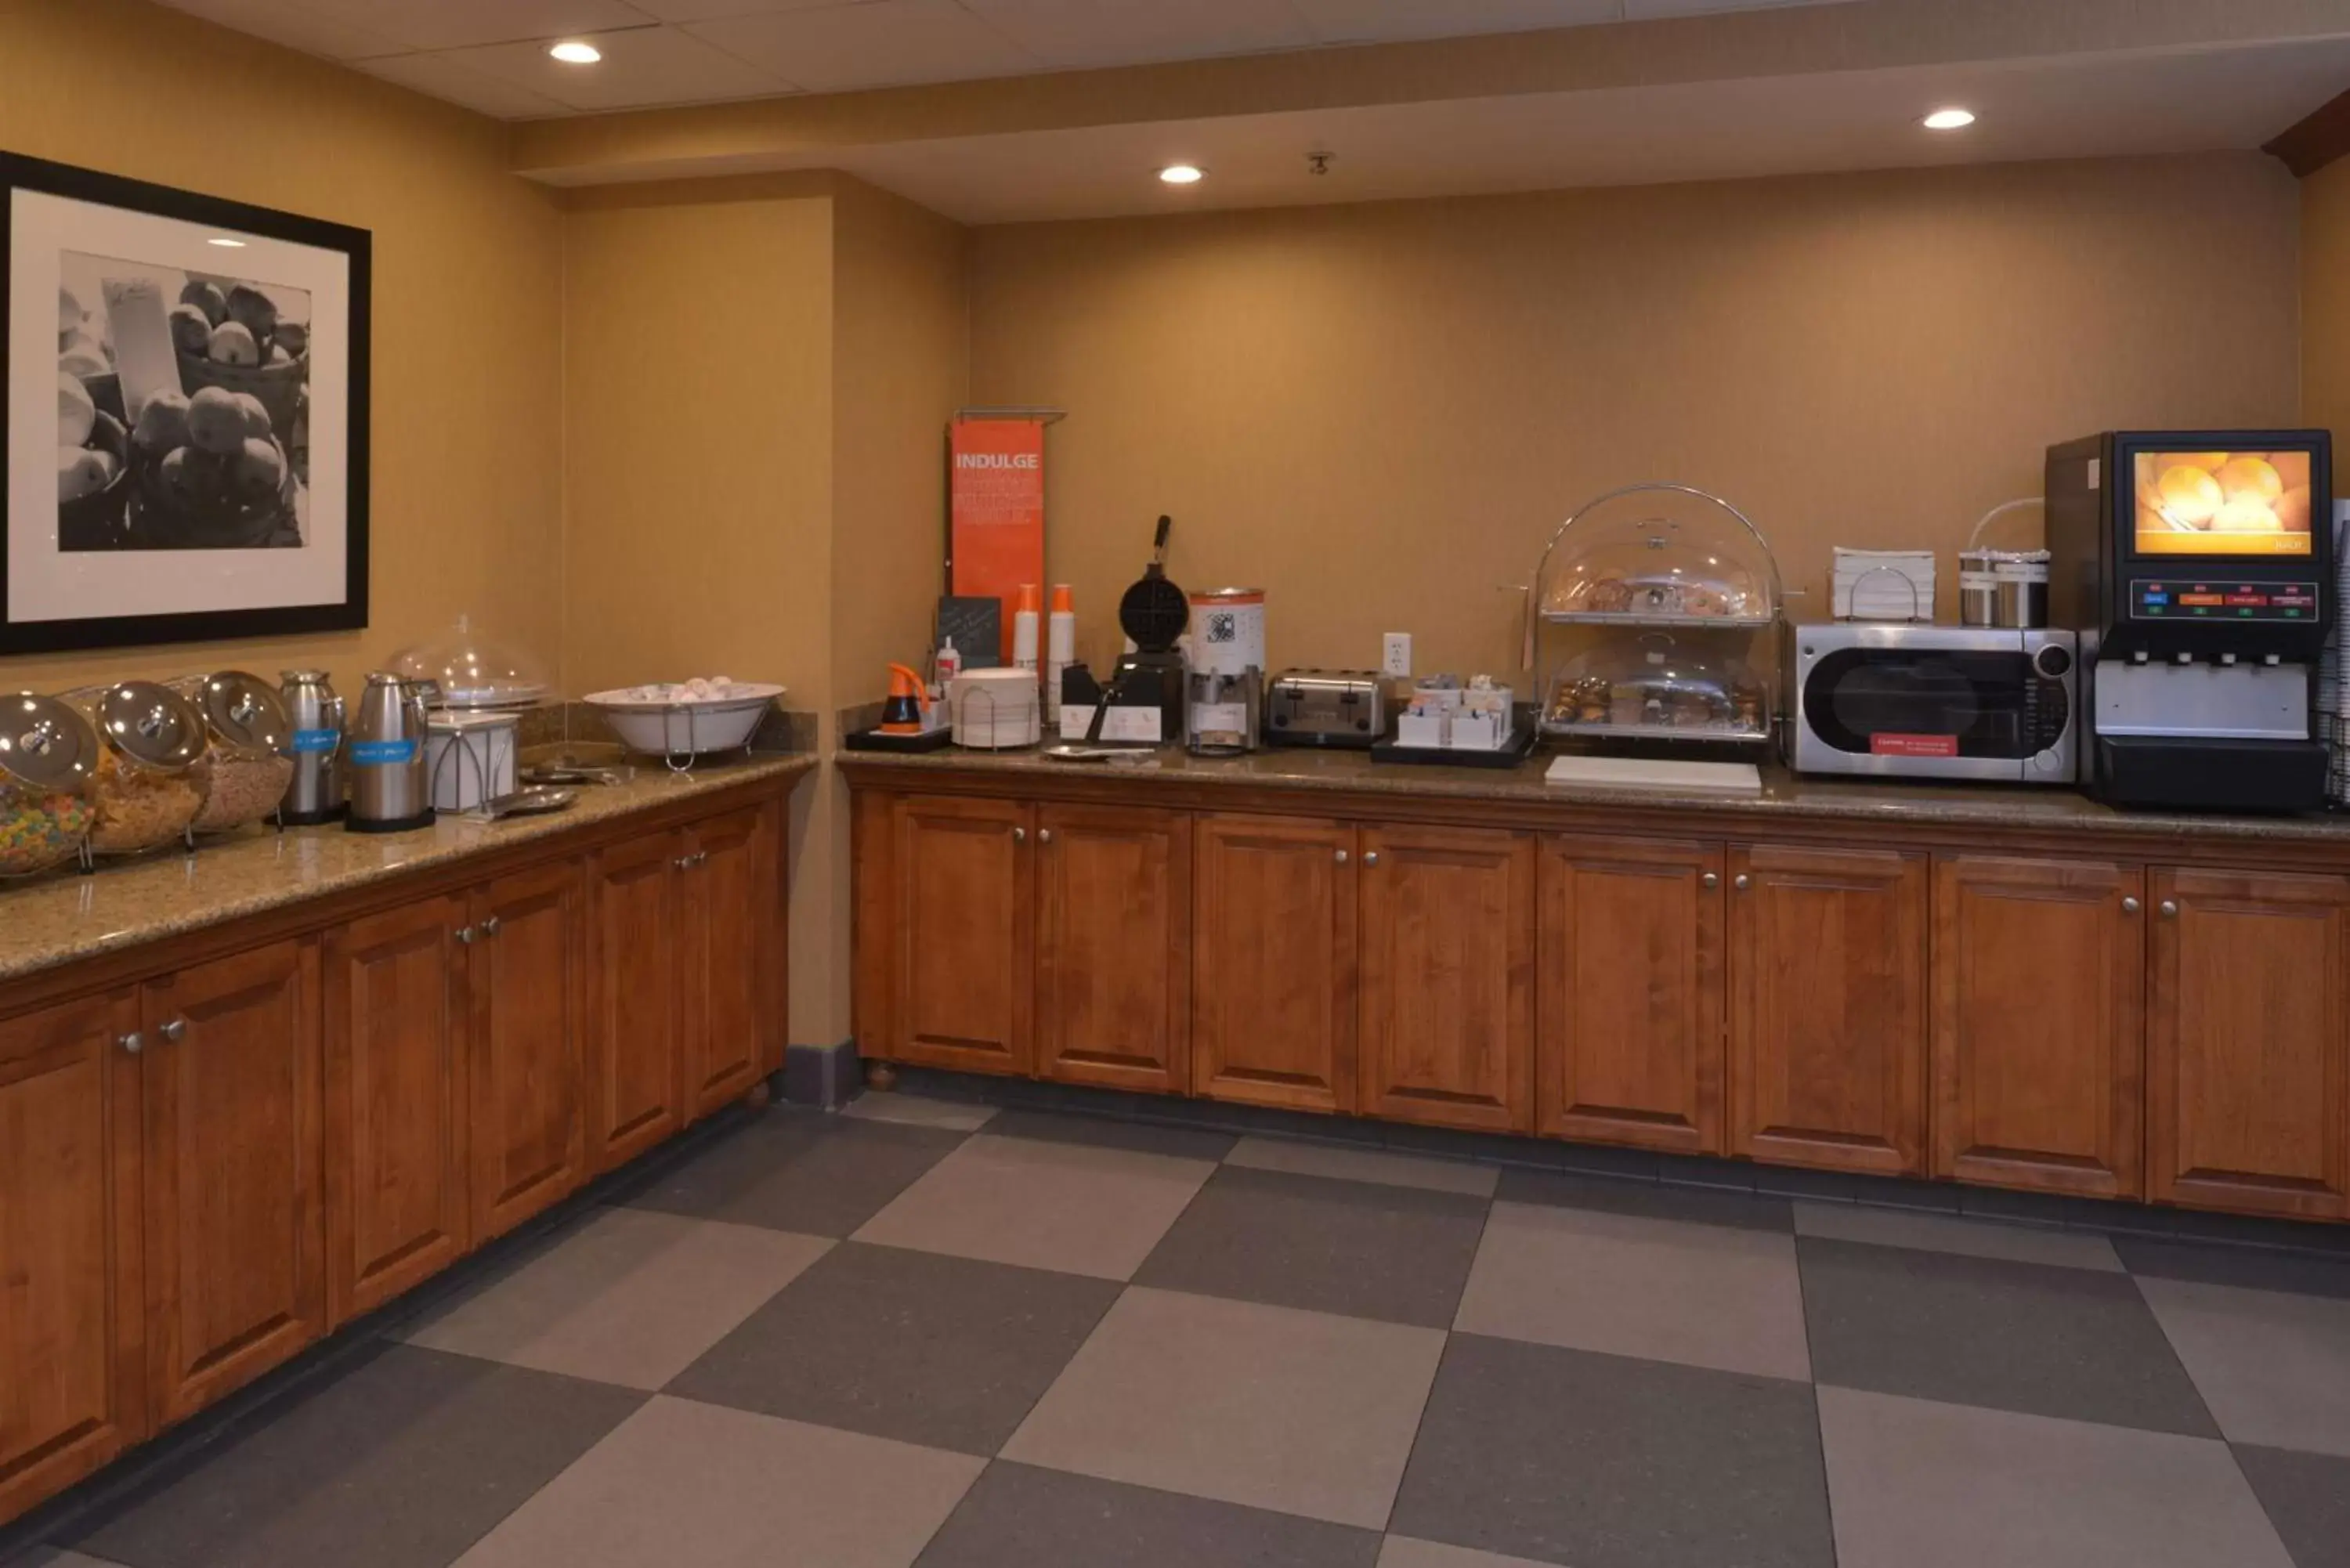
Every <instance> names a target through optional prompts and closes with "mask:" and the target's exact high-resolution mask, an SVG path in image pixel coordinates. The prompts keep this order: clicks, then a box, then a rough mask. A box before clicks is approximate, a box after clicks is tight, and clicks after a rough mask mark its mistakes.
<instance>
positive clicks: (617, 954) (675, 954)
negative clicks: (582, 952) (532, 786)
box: [587, 833, 687, 1170]
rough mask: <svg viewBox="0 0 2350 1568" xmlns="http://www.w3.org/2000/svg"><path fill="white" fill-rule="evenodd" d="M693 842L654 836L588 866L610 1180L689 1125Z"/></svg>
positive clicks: (590, 1042) (593, 1019)
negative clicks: (684, 983) (684, 947)
mask: <svg viewBox="0 0 2350 1568" xmlns="http://www.w3.org/2000/svg"><path fill="white" fill-rule="evenodd" d="M684 853H685V850H684V846H683V837H682V836H681V835H679V834H675V833H653V834H647V835H646V836H643V837H641V838H631V839H627V840H624V841H622V842H621V843H619V844H615V845H612V846H608V847H607V848H605V849H603V850H601V851H599V852H598V854H597V855H596V856H595V857H594V858H593V859H592V860H590V861H589V862H588V915H587V984H588V1001H587V1142H588V1149H587V1155H588V1161H589V1163H590V1165H591V1166H592V1167H593V1168H595V1169H598V1170H610V1169H612V1168H615V1167H617V1166H620V1165H624V1164H626V1163H627V1162H628V1161H629V1160H631V1159H634V1158H636V1157H637V1156H638V1155H639V1154H642V1153H643V1152H644V1151H645V1150H647V1149H649V1148H650V1147H653V1146H654V1145H655V1144H657V1143H660V1141H661V1140H662V1139H664V1138H666V1137H670V1136H671V1134H673V1133H675V1132H676V1131H678V1129H680V1128H681V1127H684V1126H685V1124H686V1120H687V1117H686V1099H685V1057H684V1034H683V1027H684V1021H683V1018H682V1016H681V1014H682V1011H683V1007H684V1002H683V999H682V998H681V995H680V994H679V982H680V981H681V977H682V975H683V973H684V968H685V966H684V964H683V963H682V961H681V956H680V954H681V949H680V944H679V942H678V926H679V915H678V905H679V902H680V898H679V888H678V877H679V871H678V865H677V863H678V861H679V859H680V858H681V857H682V856H683V855H684Z"/></svg>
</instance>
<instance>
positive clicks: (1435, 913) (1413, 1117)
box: [1354, 826, 1534, 1132]
mask: <svg viewBox="0 0 2350 1568" xmlns="http://www.w3.org/2000/svg"><path fill="white" fill-rule="evenodd" d="M1358 848H1359V851H1360V854H1361V857H1362V862H1361V864H1362V869H1361V873H1360V876H1359V877H1357V886H1358V888H1359V889H1360V893H1361V907H1360V911H1359V913H1360V920H1361V945H1360V951H1359V956H1358V963H1359V965H1360V974H1361V985H1360V992H1361V1011H1360V1015H1359V1019H1358V1028H1359V1033H1358V1036H1357V1038H1358V1040H1359V1043H1360V1050H1361V1062H1360V1065H1359V1069H1358V1085H1359V1094H1358V1096H1357V1102H1356V1106H1355V1107H1354V1108H1356V1109H1357V1110H1360V1111H1362V1112H1364V1113H1366V1114H1367V1115H1371V1116H1391V1117H1393V1118H1395V1119H1396V1120H1398V1121H1411V1122H1426V1123H1430V1124H1433V1125H1435V1126H1439V1127H1470V1128H1475V1129H1479V1130H1482V1131H1488V1132H1526V1131H1530V1130H1532V1128H1533V1125H1534V836H1533V835H1531V834H1525V833H1513V832H1511V831H1509V830H1507V829H1503V828H1459V827H1401V826H1366V827H1364V828H1363V829H1362V831H1361V834H1360V836H1359V841H1358Z"/></svg>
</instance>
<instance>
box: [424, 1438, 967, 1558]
mask: <svg viewBox="0 0 2350 1568" xmlns="http://www.w3.org/2000/svg"><path fill="white" fill-rule="evenodd" d="M984 1463H985V1461H984V1460H982V1459H972V1458H971V1457H970V1456H969V1455H966V1454H942V1453H939V1452H937V1451H935V1450H933V1449H921V1448H916V1447H914V1446H913V1445H911V1444H909V1443H892V1442H889V1441H887V1440H885V1439H883V1438H868V1437H866V1436H863V1435H862V1434H859V1433H856V1432H837V1431H833V1430H830V1429H829V1428H823V1427H810V1426H806V1425H804V1424H803V1423H800V1422H797V1421H779V1420H776V1419H775V1418H774V1417H768V1416H760V1415H754V1414H753V1413H751V1412H749V1411H746V1410H725V1409H721V1408H719V1407H716V1406H714V1405H697V1404H694V1403H692V1402H691V1401H688V1400H684V1399H671V1398H665V1397H664V1398H656V1399H654V1400H653V1401H652V1402H651V1403H650V1404H649V1405H647V1406H646V1407H644V1408H643V1409H642V1410H639V1411H638V1412H637V1413H636V1415H634V1416H632V1417H629V1420H628V1421H627V1422H626V1423H625V1424H623V1425H622V1426H621V1427H620V1428H619V1430H618V1431H616V1432H614V1433H613V1434H612V1435H611V1436H610V1437H608V1438H605V1439H604V1441H602V1442H601V1443H598V1445H597V1446H596V1448H595V1449H594V1450H593V1451H591V1452H590V1453H588V1454H587V1456H586V1457H585V1458H583V1459H580V1461H579V1462H578V1463H577V1464H576V1465H573V1466H572V1467H571V1468H570V1469H567V1470H566V1471H565V1472H564V1473H563V1474H562V1475H561V1476H559V1477H557V1478H556V1480H555V1481H554V1483H553V1484H551V1485H550V1486H548V1487H547V1489H546V1490H545V1491H542V1492H540V1493H539V1494H538V1495H537V1496H536V1497H535V1498H533V1499H531V1500H530V1501H529V1502H527V1503H525V1504H524V1505H523V1507H522V1508H521V1509H520V1510H518V1511H516V1512H515V1514H514V1516H513V1517H512V1518H510V1519H508V1520H507V1521H505V1522H504V1524H501V1525H500V1526H498V1528H497V1529H496V1530H494V1531H493V1532H491V1533H490V1535H489V1536H488V1538H487V1539H485V1540H484V1541H483V1542H482V1543H481V1544H480V1545H479V1546H476V1547H475V1548H474V1549H473V1551H471V1552H467V1553H466V1554H465V1555H464V1557H463V1560H462V1563H461V1568H655V1565H660V1568H667V1565H669V1564H677V1565H679V1568H776V1565H778V1564H798V1563H806V1564H808V1565H810V1568H819V1565H820V1568H910V1564H911V1563H913V1561H914V1558H915V1556H916V1555H917V1554H918V1553H920V1551H921V1549H922V1543H923V1542H926V1541H928V1540H929V1539H930V1538H931V1532H934V1531H935V1530H937V1529H938V1527H939V1524H940V1522H941V1521H943V1520H944V1519H945V1518H946V1517H947V1515H948V1514H949V1513H950V1512H951V1511H952V1510H953V1508H954V1506H955V1504H956V1503H957V1502H958V1501H961V1499H962V1495H963V1493H964V1491H965V1490H968V1489H969V1488H970V1486H971V1483H972V1480H975V1479H976V1478H977V1477H978V1475H979V1472H980V1469H981V1467H982V1466H983V1464H984Z"/></svg>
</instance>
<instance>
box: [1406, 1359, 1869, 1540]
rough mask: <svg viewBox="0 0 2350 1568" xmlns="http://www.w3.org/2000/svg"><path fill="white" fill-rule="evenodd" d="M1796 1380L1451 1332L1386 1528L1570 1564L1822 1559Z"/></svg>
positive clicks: (1819, 1500)
mask: <svg viewBox="0 0 2350 1568" xmlns="http://www.w3.org/2000/svg"><path fill="white" fill-rule="evenodd" d="M1818 1434H1819V1428H1818V1423H1817V1420H1816V1418H1815V1417H1814V1410H1813V1405H1812V1391H1811V1389H1810V1388H1808V1387H1806V1386H1804V1385H1803V1384H1800V1383H1789V1382H1783V1381H1780V1380H1777V1379H1773V1378H1768V1377H1752V1376H1741V1375H1737V1374H1732V1373H1722V1372H1710V1371H1704V1370H1700V1369H1699V1368H1697V1367H1691V1366H1669V1365H1666V1364H1664V1363H1662V1362H1654V1361H1638V1360H1633V1359H1630V1358H1628V1357H1624V1356H1615V1355H1591V1354H1588V1353H1586V1352H1583V1351H1575V1350H1560V1349H1555V1348H1553V1347H1551V1346H1547V1345H1520V1344H1513V1343H1511V1342H1509V1341H1505V1340H1497V1339H1484V1338H1481V1337H1478V1336H1476V1335H1473V1334H1455V1335H1454V1336H1453V1338H1452V1343H1451V1345H1450V1346H1449V1347H1448V1348H1447V1349H1446V1351H1445V1353H1444V1366H1443V1368H1442V1370H1441V1371H1440V1372H1439V1373H1438V1374H1437V1378H1436V1386H1435V1388H1434V1389H1433V1390H1432V1391H1431V1392H1430V1396H1429V1400H1428V1412H1427V1415H1426V1416H1425V1417H1424V1418H1423V1419H1422V1421H1421V1424H1420V1431H1419V1441H1418V1442H1417V1443H1416V1444H1414V1445H1413V1448H1412V1454H1411V1467H1410V1469H1409V1470H1408V1471H1406V1472H1405V1475H1404V1481H1403V1488H1402V1490H1401V1492H1400V1493H1399V1495H1398V1497H1397V1499H1396V1508H1395V1515H1394V1518H1393V1519H1392V1521H1390V1522H1389V1525H1388V1528H1389V1529H1390V1530H1392V1531H1393V1532H1396V1533H1397V1534H1399V1535H1409V1536H1413V1537H1417V1538H1419V1539H1421V1540H1427V1541H1439V1542H1448V1543H1450V1544H1452V1545H1458V1546H1466V1547H1471V1548H1474V1549H1476V1550H1478V1551H1481V1552H1501V1553H1504V1554H1507V1555H1509V1556H1515V1557H1530V1558H1534V1559H1536V1560H1538V1561H1541V1562H1544V1563H1572V1564H1574V1568H1722V1565H1724V1564H1731V1563H1736V1564H1739V1565H1741V1568H1798V1565H1800V1568H1831V1565H1832V1564H1833V1563H1834V1556H1833V1553H1832V1550H1831V1547H1830V1544H1829V1532H1828V1510H1827V1494H1826V1487H1825V1482H1824V1480H1823V1479H1822V1474H1821V1469H1820V1450H1819V1435H1818Z"/></svg>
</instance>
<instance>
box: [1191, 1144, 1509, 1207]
mask: <svg viewBox="0 0 2350 1568" xmlns="http://www.w3.org/2000/svg"><path fill="white" fill-rule="evenodd" d="M1224 1163H1225V1164H1226V1165H1232V1166H1241V1167H1243V1168H1247V1169H1251V1170H1285V1171H1287V1172H1289V1173H1290V1174H1291V1175H1293V1176H1326V1177H1328V1178H1330V1179H1332V1180H1334V1181H1370V1182H1377V1183H1379V1184H1381V1185H1383V1186H1388V1187H1421V1188H1426V1189H1428V1190H1429V1191H1430V1192H1459V1193H1465V1194H1466V1195H1468V1196H1469V1197H1471V1198H1491V1197H1492V1196H1493V1184H1494V1182H1495V1181H1496V1180H1497V1179H1499V1178H1500V1176H1501V1174H1502V1173H1501V1171H1500V1169H1499V1168H1497V1167H1494V1166H1491V1165H1476V1164H1472V1163H1471V1162H1470V1161H1468V1160H1465V1159H1434V1158H1429V1157H1428V1156H1425V1155H1412V1154H1397V1153H1394V1152H1392V1151H1390V1150H1388V1149H1379V1148H1362V1147H1355V1146H1353V1145H1349V1144H1340V1143H1311V1142H1307V1141H1305V1140H1304V1139H1302V1138H1286V1137H1244V1138H1243V1139H1241V1141H1240V1142H1239V1143H1237V1144H1235V1145H1233V1146H1232V1153H1230V1154H1228V1155H1226V1156H1225V1157H1224Z"/></svg>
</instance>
